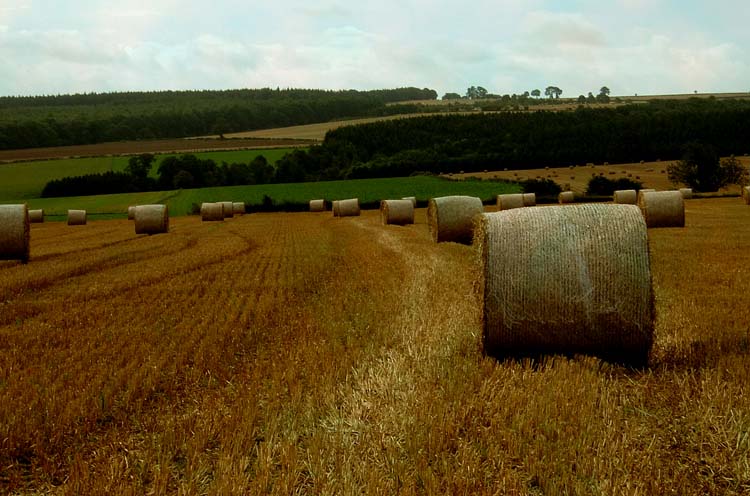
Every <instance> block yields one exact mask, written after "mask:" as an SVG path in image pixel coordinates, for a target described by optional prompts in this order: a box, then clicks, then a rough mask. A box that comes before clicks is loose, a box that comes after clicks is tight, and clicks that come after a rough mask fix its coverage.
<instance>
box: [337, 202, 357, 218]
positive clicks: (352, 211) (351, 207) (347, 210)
mask: <svg viewBox="0 0 750 496" xmlns="http://www.w3.org/2000/svg"><path fill="white" fill-rule="evenodd" d="M357 216H359V198H350V199H348V200H339V217H357Z"/></svg>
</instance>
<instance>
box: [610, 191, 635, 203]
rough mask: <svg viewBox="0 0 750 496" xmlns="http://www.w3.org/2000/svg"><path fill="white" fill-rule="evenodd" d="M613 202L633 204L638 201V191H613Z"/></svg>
mask: <svg viewBox="0 0 750 496" xmlns="http://www.w3.org/2000/svg"><path fill="white" fill-rule="evenodd" d="M614 200H615V203H624V204H626V205H635V204H636V203H637V202H638V193H637V192H636V191H635V190H634V189H618V190H617V191H615V197H614Z"/></svg>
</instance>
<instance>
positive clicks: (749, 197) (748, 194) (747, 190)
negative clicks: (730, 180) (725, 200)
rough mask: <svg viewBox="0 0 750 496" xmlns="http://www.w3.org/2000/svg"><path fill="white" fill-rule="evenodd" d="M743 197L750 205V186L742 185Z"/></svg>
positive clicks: (746, 203)
mask: <svg viewBox="0 0 750 496" xmlns="http://www.w3.org/2000/svg"><path fill="white" fill-rule="evenodd" d="M742 198H743V199H744V200H745V205H750V186H743V187H742Z"/></svg>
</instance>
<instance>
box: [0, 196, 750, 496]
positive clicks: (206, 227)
mask: <svg viewBox="0 0 750 496" xmlns="http://www.w3.org/2000/svg"><path fill="white" fill-rule="evenodd" d="M534 208H548V207H534ZM489 210H492V208H490V209H489ZM416 220H417V223H416V224H414V225H410V226H406V227H396V226H383V225H381V224H380V217H379V215H378V212H376V211H365V212H364V213H363V215H362V216H361V217H356V218H343V219H334V218H332V217H331V214H330V213H321V214H311V213H275V214H251V215H245V216H242V217H237V218H234V219H228V220H226V221H225V222H220V223H201V221H200V219H199V218H197V217H195V216H190V217H181V218H175V219H172V223H171V230H170V232H169V233H168V234H162V235H156V236H136V235H135V234H134V233H133V225H132V223H131V222H128V221H127V220H124V219H120V220H107V221H93V222H90V223H89V224H88V225H86V226H80V227H69V226H66V225H64V224H62V223H45V224H34V225H32V228H31V243H32V248H31V261H30V262H29V263H28V264H27V265H22V264H20V263H17V262H13V261H0V446H2V449H0V492H7V493H13V492H18V493H21V492H23V493H55V494H165V493H178V494H188V495H191V494H259V493H268V494H307V493H314V494H396V493H398V494H680V495H699V494H700V495H703V494H722V495H731V494H747V492H748V491H750V436H748V432H750V394H748V378H749V376H750V359H749V358H750V357H749V356H748V354H749V353H750V336H749V335H748V325H747V323H748V322H750V306H748V305H747V304H746V295H747V294H748V292H750V278H748V277H746V275H745V274H744V268H745V267H748V265H750V251H748V250H747V249H746V244H747V239H748V237H750V207H748V206H746V205H744V204H743V202H741V201H740V200H739V199H738V198H723V199H711V200H691V201H688V202H687V203H686V227H685V228H684V229H653V230H650V231H649V233H648V234H649V244H650V252H651V265H652V275H653V284H654V291H655V305H656V315H657V317H656V335H655V344H654V348H653V350H652V354H651V359H650V365H649V367H648V368H646V369H643V370H631V369H626V368H622V367H619V366H615V365H611V364H607V363H603V362H600V361H599V360H597V359H593V358H590V357H574V358H571V359H566V358H562V357H550V358H548V359H545V360H543V361H541V362H539V363H532V362H529V361H497V360H495V359H492V358H488V357H486V356H484V355H483V353H482V349H481V335H482V330H481V323H480V317H481V306H480V299H479V297H478V294H477V290H476V288H477V274H478V272H477V271H478V270H479V267H478V255H477V253H475V251H474V248H472V247H470V246H464V245H457V244H454V243H442V244H435V243H434V242H432V240H431V238H430V236H429V234H428V230H427V226H426V224H425V212H424V209H419V210H418V212H417V219H416Z"/></svg>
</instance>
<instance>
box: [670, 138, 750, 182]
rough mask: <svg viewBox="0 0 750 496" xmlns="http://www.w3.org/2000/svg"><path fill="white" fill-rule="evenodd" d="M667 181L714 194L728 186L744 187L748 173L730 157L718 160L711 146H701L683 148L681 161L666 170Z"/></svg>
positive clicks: (688, 145)
mask: <svg viewBox="0 0 750 496" xmlns="http://www.w3.org/2000/svg"><path fill="white" fill-rule="evenodd" d="M667 174H668V177H669V181H670V182H671V183H672V184H675V185H680V184H681V185H685V186H689V187H690V188H693V189H694V190H695V191H698V192H702V191H717V190H719V188H723V187H724V186H726V185H728V184H745V183H746V182H747V179H748V173H747V170H746V169H745V168H744V167H742V165H741V164H740V162H739V161H738V160H737V159H736V158H735V157H734V156H731V157H729V158H728V159H724V160H719V156H718V154H717V153H716V150H715V149H714V147H713V146H711V145H707V144H704V143H697V142H693V143H688V144H687V145H685V148H684V151H683V155H682V160H679V161H677V162H674V163H672V164H670V165H669V166H667Z"/></svg>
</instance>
